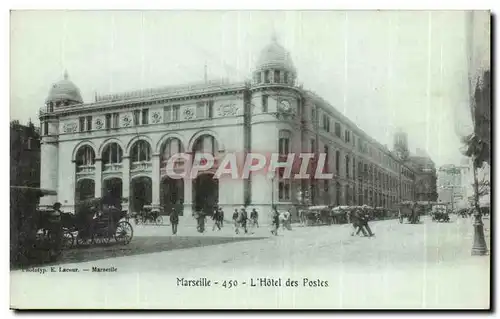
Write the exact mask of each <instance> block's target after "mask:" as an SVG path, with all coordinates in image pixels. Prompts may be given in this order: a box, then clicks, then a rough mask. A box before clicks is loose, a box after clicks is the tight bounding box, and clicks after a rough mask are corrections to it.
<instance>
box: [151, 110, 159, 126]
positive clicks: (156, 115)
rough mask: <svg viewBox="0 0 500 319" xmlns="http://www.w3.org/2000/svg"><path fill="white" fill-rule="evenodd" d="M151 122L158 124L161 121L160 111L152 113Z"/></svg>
mask: <svg viewBox="0 0 500 319" xmlns="http://www.w3.org/2000/svg"><path fill="white" fill-rule="evenodd" d="M151 121H152V122H153V124H158V123H160V122H161V115H160V112H154V113H153V115H152V120H151Z"/></svg>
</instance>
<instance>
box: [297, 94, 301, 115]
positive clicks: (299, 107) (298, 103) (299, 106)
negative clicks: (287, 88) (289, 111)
mask: <svg viewBox="0 0 500 319" xmlns="http://www.w3.org/2000/svg"><path fill="white" fill-rule="evenodd" d="M297 109H298V110H299V111H298V112H299V116H302V103H300V99H299V98H298V99H297Z"/></svg>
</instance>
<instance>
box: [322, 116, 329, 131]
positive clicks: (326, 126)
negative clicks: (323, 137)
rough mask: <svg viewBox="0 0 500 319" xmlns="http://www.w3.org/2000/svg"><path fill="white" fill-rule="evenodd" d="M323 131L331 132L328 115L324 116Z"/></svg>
mask: <svg viewBox="0 0 500 319" xmlns="http://www.w3.org/2000/svg"><path fill="white" fill-rule="evenodd" d="M323 130H325V131H326V132H328V133H329V132H330V119H329V118H328V115H325V114H323Z"/></svg>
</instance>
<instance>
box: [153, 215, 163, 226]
mask: <svg viewBox="0 0 500 319" xmlns="http://www.w3.org/2000/svg"><path fill="white" fill-rule="evenodd" d="M155 223H156V225H163V217H161V216H158V217H156V220H155Z"/></svg>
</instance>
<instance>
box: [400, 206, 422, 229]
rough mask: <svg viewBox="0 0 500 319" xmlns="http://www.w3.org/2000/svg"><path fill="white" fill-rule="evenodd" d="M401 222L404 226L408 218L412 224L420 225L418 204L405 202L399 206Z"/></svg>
mask: <svg viewBox="0 0 500 319" xmlns="http://www.w3.org/2000/svg"><path fill="white" fill-rule="evenodd" d="M398 206H399V222H400V223H401V224H402V223H403V222H404V219H405V218H406V219H407V221H408V223H410V224H418V223H419V222H420V210H419V208H418V207H417V203H416V202H413V201H404V202H401V203H400V204H399V205H398Z"/></svg>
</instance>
